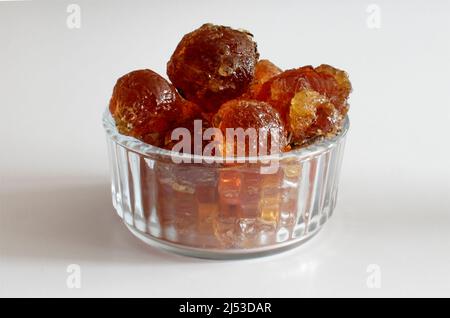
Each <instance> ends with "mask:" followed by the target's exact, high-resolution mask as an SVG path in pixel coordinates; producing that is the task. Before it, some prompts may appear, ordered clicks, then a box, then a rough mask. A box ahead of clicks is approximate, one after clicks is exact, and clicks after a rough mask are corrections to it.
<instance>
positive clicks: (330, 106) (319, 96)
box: [109, 24, 351, 151]
mask: <svg viewBox="0 0 450 318" xmlns="http://www.w3.org/2000/svg"><path fill="white" fill-rule="evenodd" d="M167 75H168V77H169V79H170V81H171V82H172V83H170V82H169V81H167V80H166V79H164V78H163V77H161V76H160V75H158V74H157V73H155V72H153V71H151V70H149V69H144V70H137V71H133V72H130V73H128V74H126V75H124V76H122V77H121V78H119V80H118V81H117V83H116V85H115V87H114V91H113V95H112V98H111V101H110V105H109V109H110V112H111V114H112V116H113V118H114V119H115V122H116V125H117V128H118V130H119V132H120V133H121V134H124V135H128V136H132V137H135V138H137V139H140V140H142V141H144V142H146V143H148V144H151V145H154V146H158V147H161V148H166V149H171V148H172V146H173V142H172V140H171V138H170V137H171V132H172V131H173V129H175V128H177V127H185V128H187V129H189V130H192V129H193V126H194V125H193V122H194V120H196V119H201V120H202V123H203V128H207V127H215V128H218V129H220V130H221V131H222V132H223V135H224V136H225V135H226V132H225V130H226V129H227V128H239V127H240V128H243V129H247V128H249V127H253V128H255V129H260V128H266V129H267V128H271V129H276V130H277V131H278V133H279V136H281V137H280V139H279V142H280V148H281V150H282V151H288V150H290V149H292V148H297V147H302V146H305V145H308V144H310V143H311V142H313V141H315V140H317V139H318V138H323V137H330V136H334V135H335V134H336V133H338V132H339V130H340V129H341V127H342V124H343V121H344V118H345V115H346V113H347V111H348V108H349V106H348V103H347V99H348V96H349V94H350V91H351V84H350V81H349V79H348V76H347V74H346V73H345V72H344V71H342V70H339V69H336V68H334V67H332V66H330V65H326V64H323V65H320V66H318V67H312V66H303V67H300V68H296V69H291V70H286V71H283V70H281V69H280V68H278V67H277V66H276V65H274V64H273V63H271V62H270V61H268V60H259V53H258V50H257V45H256V43H255V42H254V41H253V36H252V34H250V33H249V32H247V31H244V30H235V29H232V28H230V27H225V26H219V25H213V24H204V25H202V26H201V27H200V28H198V29H196V30H195V31H193V32H191V33H188V34H186V35H185V36H184V37H183V38H182V39H181V41H180V43H179V44H178V46H177V47H176V49H175V52H174V53H173V54H172V57H171V58H170V60H169V62H168V63H167Z"/></svg>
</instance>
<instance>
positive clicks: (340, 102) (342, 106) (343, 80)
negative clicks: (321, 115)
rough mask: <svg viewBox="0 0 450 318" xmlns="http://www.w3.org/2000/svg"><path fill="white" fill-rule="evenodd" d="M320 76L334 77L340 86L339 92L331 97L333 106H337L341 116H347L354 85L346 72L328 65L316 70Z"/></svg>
mask: <svg viewBox="0 0 450 318" xmlns="http://www.w3.org/2000/svg"><path fill="white" fill-rule="evenodd" d="M315 70H316V72H318V73H320V74H328V75H331V76H333V77H334V79H335V80H336V82H337V84H338V88H339V91H338V92H337V93H336V94H334V95H333V96H331V100H332V102H333V104H335V105H336V107H337V108H338V110H339V112H340V113H341V115H343V116H344V115H345V114H346V113H347V111H348V104H347V99H348V96H349V95H350V93H351V91H352V84H351V83H350V80H349V78H348V74H347V73H346V72H345V71H342V70H340V69H337V68H335V67H333V66H331V65H328V64H322V65H320V66H318V67H316V68H315Z"/></svg>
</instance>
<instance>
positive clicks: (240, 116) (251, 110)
mask: <svg viewBox="0 0 450 318" xmlns="http://www.w3.org/2000/svg"><path fill="white" fill-rule="evenodd" d="M212 123H213V125H214V127H217V128H219V129H220V130H221V132H222V134H223V136H224V139H225V147H224V148H223V151H224V152H225V154H226V155H230V151H234V154H235V155H236V154H239V153H238V150H237V147H244V146H245V155H249V153H251V154H261V150H264V151H265V153H263V155H264V154H269V153H271V152H272V153H273V151H272V150H275V152H281V151H283V150H284V149H285V147H286V144H287V140H286V135H287V133H286V129H285V126H284V123H283V121H282V119H281V117H280V115H279V113H278V112H277V111H276V110H275V109H274V108H273V107H272V106H271V105H270V104H268V103H266V102H262V101H258V100H251V99H234V100H231V101H228V102H226V103H225V104H223V105H222V106H221V107H220V109H219V111H218V112H217V113H216V114H215V115H214V117H213V121H212ZM227 128H234V129H239V128H242V129H243V130H244V131H245V130H247V129H248V128H254V134H253V137H255V136H256V137H255V138H256V139H253V142H252V140H250V138H251V137H249V138H246V139H245V141H244V140H242V139H241V141H243V142H245V145H243V144H242V143H241V144H239V140H238V139H236V138H235V139H234V140H229V138H228V139H227ZM260 133H262V134H266V135H265V136H267V139H263V138H259V136H260ZM249 136H252V135H251V134H249ZM273 138H275V139H273ZM262 147H266V148H262ZM273 147H277V148H273Z"/></svg>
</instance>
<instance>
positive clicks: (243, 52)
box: [167, 24, 259, 112]
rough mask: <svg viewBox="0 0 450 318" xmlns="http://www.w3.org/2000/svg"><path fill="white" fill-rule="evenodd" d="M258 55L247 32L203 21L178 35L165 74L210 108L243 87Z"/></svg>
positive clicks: (191, 97) (202, 104) (188, 96)
mask: <svg viewBox="0 0 450 318" xmlns="http://www.w3.org/2000/svg"><path fill="white" fill-rule="evenodd" d="M258 57H259V55H258V52H257V48H256V43H255V42H254V41H253V38H252V35H251V34H250V33H249V32H247V31H240V30H234V29H232V28H229V27H225V26H219V25H213V24H204V25H202V26H201V27H200V28H198V29H196V30H194V31H193V32H191V33H188V34H186V35H185V36H184V37H183V38H182V39H181V41H180V43H179V44H178V46H177V47H176V49H175V52H174V53H173V55H172V57H171V58H170V60H169V62H168V63H167V75H168V76H169V78H170V80H171V81H172V83H173V84H174V85H175V87H176V88H177V89H179V91H180V93H181V94H182V95H183V96H184V97H185V98H187V99H188V100H190V101H193V102H195V103H196V104H198V105H199V106H200V107H201V108H202V109H203V110H204V111H205V112H212V111H215V110H217V109H218V108H219V106H220V105H221V104H222V103H224V102H225V101H227V100H230V99H233V98H236V97H238V96H240V95H242V94H243V93H244V92H246V91H247V89H248V87H249V85H250V83H251V81H252V80H253V76H254V73H255V65H256V63H257V61H258Z"/></svg>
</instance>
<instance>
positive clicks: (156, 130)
mask: <svg viewBox="0 0 450 318" xmlns="http://www.w3.org/2000/svg"><path fill="white" fill-rule="evenodd" d="M109 110H110V112H111V114H112V116H113V118H114V120H115V122H116V126H117V129H118V131H119V132H120V133H121V134H124V135H128V136H132V137H135V138H137V139H140V140H142V141H144V142H146V143H149V144H151V145H155V146H162V145H163V143H164V137H165V133H166V132H167V131H168V130H170V129H172V128H174V127H176V126H177V125H179V124H180V123H181V122H185V121H187V120H188V119H190V118H193V117H194V116H196V114H198V107H197V106H196V105H195V104H193V103H192V102H189V101H187V100H185V99H183V98H182V97H181V96H180V95H179V94H178V92H177V91H176V89H175V87H174V86H173V85H172V84H170V83H169V82H168V81H167V80H165V79H164V78H163V77H161V76H160V75H158V74H157V73H155V72H153V71H151V70H148V69H144V70H137V71H132V72H130V73H128V74H126V75H124V76H122V77H121V78H119V80H118V81H117V83H116V85H115V86H114V90H113V94H112V97H111V100H110V103H109Z"/></svg>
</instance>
